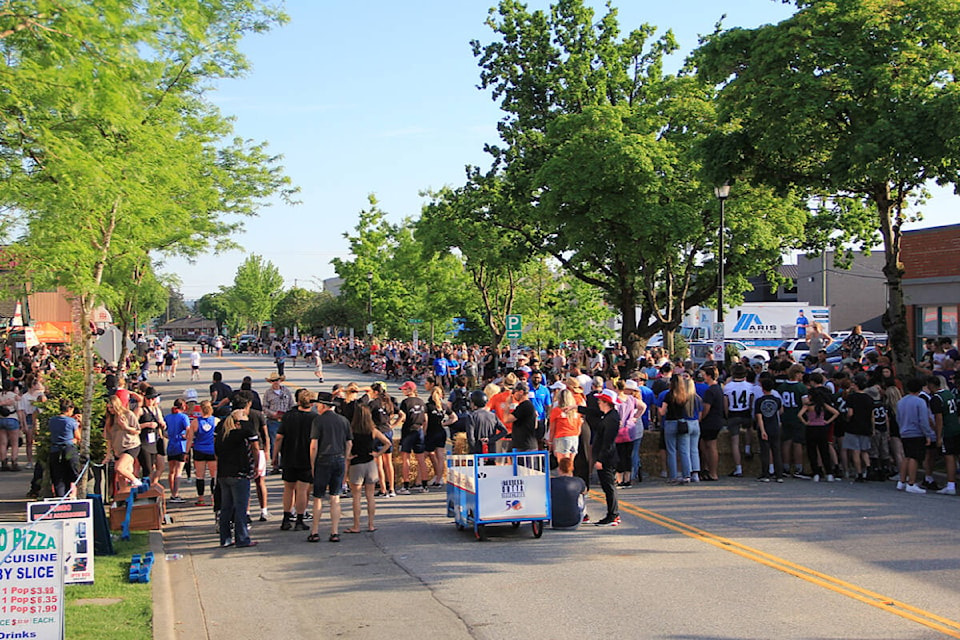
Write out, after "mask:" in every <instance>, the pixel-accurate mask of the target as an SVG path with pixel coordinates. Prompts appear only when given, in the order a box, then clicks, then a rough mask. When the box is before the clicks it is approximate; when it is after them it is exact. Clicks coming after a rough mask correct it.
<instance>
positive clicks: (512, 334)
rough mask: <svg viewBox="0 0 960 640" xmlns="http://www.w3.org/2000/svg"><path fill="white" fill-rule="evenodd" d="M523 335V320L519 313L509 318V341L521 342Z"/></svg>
mask: <svg viewBox="0 0 960 640" xmlns="http://www.w3.org/2000/svg"><path fill="white" fill-rule="evenodd" d="M522 334H523V319H522V318H521V317H520V314H519V313H514V314H510V315H508V316H507V340H519V339H520V336H521V335H522Z"/></svg>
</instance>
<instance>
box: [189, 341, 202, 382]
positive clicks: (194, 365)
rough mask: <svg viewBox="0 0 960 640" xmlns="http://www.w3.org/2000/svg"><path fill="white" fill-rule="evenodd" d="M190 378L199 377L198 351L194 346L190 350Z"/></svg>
mask: <svg viewBox="0 0 960 640" xmlns="http://www.w3.org/2000/svg"><path fill="white" fill-rule="evenodd" d="M190 379H191V380H199V379H200V352H199V351H197V348H196V347H194V348H193V351H191V352H190Z"/></svg>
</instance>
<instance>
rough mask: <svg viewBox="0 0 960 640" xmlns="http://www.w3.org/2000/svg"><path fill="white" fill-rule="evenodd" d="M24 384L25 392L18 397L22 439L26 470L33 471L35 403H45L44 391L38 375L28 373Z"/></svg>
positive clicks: (41, 379)
mask: <svg viewBox="0 0 960 640" xmlns="http://www.w3.org/2000/svg"><path fill="white" fill-rule="evenodd" d="M24 382H25V383H26V385H27V392H26V393H24V394H23V395H22V396H20V410H21V411H22V412H23V438H24V446H25V447H26V449H27V469H33V441H34V435H35V434H36V429H37V406H36V404H35V403H37V402H45V401H46V399H47V397H46V391H45V389H44V387H43V377H42V376H41V374H40V373H28V374H27V377H26V379H25V380H24Z"/></svg>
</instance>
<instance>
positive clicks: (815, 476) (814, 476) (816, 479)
mask: <svg viewBox="0 0 960 640" xmlns="http://www.w3.org/2000/svg"><path fill="white" fill-rule="evenodd" d="M813 481H814V482H820V474H819V473H815V474H813Z"/></svg>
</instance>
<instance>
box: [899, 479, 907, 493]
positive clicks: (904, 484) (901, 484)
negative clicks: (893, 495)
mask: <svg viewBox="0 0 960 640" xmlns="http://www.w3.org/2000/svg"><path fill="white" fill-rule="evenodd" d="M906 488H907V483H906V482H900V481H899V480H897V491H903V490H904V489H906Z"/></svg>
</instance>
